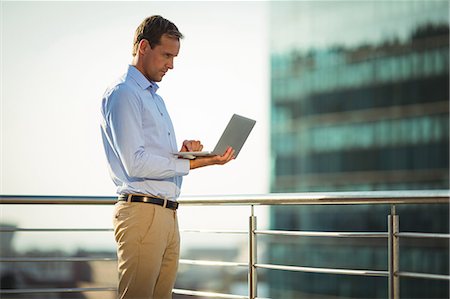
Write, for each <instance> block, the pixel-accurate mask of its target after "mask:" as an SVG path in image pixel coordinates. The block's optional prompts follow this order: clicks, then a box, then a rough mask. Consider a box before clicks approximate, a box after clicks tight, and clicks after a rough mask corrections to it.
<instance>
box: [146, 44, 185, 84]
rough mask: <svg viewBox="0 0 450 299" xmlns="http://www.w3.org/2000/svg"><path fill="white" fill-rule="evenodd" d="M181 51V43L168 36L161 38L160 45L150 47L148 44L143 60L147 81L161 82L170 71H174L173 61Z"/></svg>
mask: <svg viewBox="0 0 450 299" xmlns="http://www.w3.org/2000/svg"><path fill="white" fill-rule="evenodd" d="M179 51H180V41H179V40H177V39H175V38H171V37H169V36H167V35H163V36H161V42H160V44H159V45H156V46H154V47H153V49H152V48H151V47H150V44H149V43H148V42H146V45H145V46H144V49H143V54H142V59H143V68H144V76H145V77H147V79H149V80H151V81H154V82H160V81H161V80H162V78H163V77H164V75H165V74H166V73H167V71H168V70H169V69H173V60H174V58H175V57H177V55H178V52H179Z"/></svg>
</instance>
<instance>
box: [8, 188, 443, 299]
mask: <svg viewBox="0 0 450 299" xmlns="http://www.w3.org/2000/svg"><path fill="white" fill-rule="evenodd" d="M449 198H450V190H423V191H386V192H382V191H372V192H335V193H295V194H265V195H242V196H207V197H206V196H202V197H183V198H182V199H180V201H179V202H180V204H181V206H182V207H183V206H224V205H228V206H250V207H251V209H250V215H249V224H248V230H242V231H232V230H228V231H227V230H182V232H195V233H205V232H207V233H231V234H246V235H247V238H248V262H247V263H237V262H225V261H204V260H187V259H182V260H180V263H181V264H189V265H199V266H215V267H216V266H220V267H247V268H248V295H247V296H241V295H233V294H221V293H213V292H205V291H198V290H184V289H174V291H173V292H174V293H175V294H184V295H192V296H202V297H214V298H249V299H255V298H258V297H257V285H258V277H257V269H272V270H282V271H294V272H310V273H327V274H336V275H358V276H378V277H387V279H388V286H389V287H388V296H387V297H388V298H390V299H398V298H400V294H399V292H400V287H399V283H400V278H401V277H413V278H419V279H430V280H444V281H450V276H449V275H442V274H435V273H414V272H404V271H401V270H400V269H399V256H400V248H399V239H400V238H422V239H425V240H427V239H450V235H449V234H442V233H417V232H400V231H399V216H398V215H397V213H396V206H398V205H410V204H424V205H430V204H449V202H450V199H449ZM115 202H116V198H115V197H87V196H71V197H68V196H8V195H1V196H0V204H2V205H7V204H39V205H40V204H49V205H52V204H66V205H67V204H71V205H73V204H79V205H111V204H114V203H115ZM382 204H383V205H390V207H391V209H390V215H388V231H387V232H317V231H280V230H258V228H257V222H256V220H257V219H256V216H255V214H254V207H255V206H275V205H382ZM13 231H30V232H34V231H85V232H92V231H112V229H109V228H108V229H60V228H55V229H28V228H0V233H5V232H13ZM258 235H276V236H280V235H283V236H289V237H296V236H304V237H313V236H315V237H332V238H386V239H387V250H388V269H387V270H385V271H379V270H353V269H337V268H317V267H299V266H290V265H276V264H261V263H258V252H257V247H256V239H257V236H258ZM94 260H96V261H98V260H101V261H114V260H115V258H111V257H106V258H89V257H72V258H57V257H56V258H8V257H0V262H48V261H61V262H64V261H72V262H77V261H94ZM114 290H115V287H103V288H59V289H54V288H52V289H22V290H21V289H8V290H6V289H2V290H0V297H1V295H2V294H25V293H52V292H58V293H61V292H86V291H114Z"/></svg>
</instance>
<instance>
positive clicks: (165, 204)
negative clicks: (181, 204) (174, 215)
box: [163, 199, 168, 208]
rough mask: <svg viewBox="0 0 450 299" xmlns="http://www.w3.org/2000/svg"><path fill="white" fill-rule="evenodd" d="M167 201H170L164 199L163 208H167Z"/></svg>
mask: <svg viewBox="0 0 450 299" xmlns="http://www.w3.org/2000/svg"><path fill="white" fill-rule="evenodd" d="M167 203H168V200H167V199H164V204H163V208H167Z"/></svg>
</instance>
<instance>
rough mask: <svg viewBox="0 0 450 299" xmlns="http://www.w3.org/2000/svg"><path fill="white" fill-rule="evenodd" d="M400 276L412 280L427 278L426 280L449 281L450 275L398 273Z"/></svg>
mask: <svg viewBox="0 0 450 299" xmlns="http://www.w3.org/2000/svg"><path fill="white" fill-rule="evenodd" d="M396 274H397V275H398V276H401V277H411V278H425V279H435V280H449V281H450V276H449V275H442V274H430V273H417V272H405V271H401V272H397V273H396Z"/></svg>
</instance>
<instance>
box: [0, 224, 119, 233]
mask: <svg viewBox="0 0 450 299" xmlns="http://www.w3.org/2000/svg"><path fill="white" fill-rule="evenodd" d="M112 231H114V229H112V228H21V227H2V226H0V232H1V233H7V232H112Z"/></svg>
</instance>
